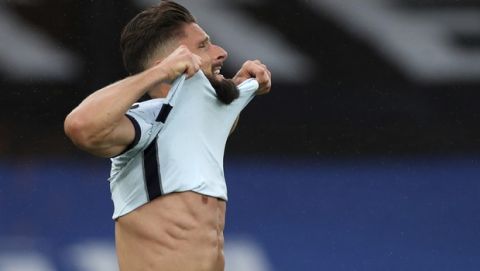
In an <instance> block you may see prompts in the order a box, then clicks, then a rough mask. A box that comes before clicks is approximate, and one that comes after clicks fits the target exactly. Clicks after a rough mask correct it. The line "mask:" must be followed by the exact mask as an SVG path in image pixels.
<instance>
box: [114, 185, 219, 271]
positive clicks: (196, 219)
mask: <svg viewBox="0 0 480 271" xmlns="http://www.w3.org/2000/svg"><path fill="white" fill-rule="evenodd" d="M225 209H226V204H225V201H222V200H220V199H217V198H213V197H208V196H204V195H200V194H197V193H194V192H182V193H173V194H169V195H166V196H162V197H159V198H157V199H155V200H153V201H151V202H150V203H148V204H146V205H144V206H142V207H140V208H138V209H136V210H135V211H133V212H131V213H129V214H127V215H125V216H122V217H120V218H119V219H118V220H117V221H116V223H115V239H116V247H117V255H118V260H119V265H120V271H178V270H182V271H223V270H224V265H225V264H224V256H223V229H224V225H225Z"/></svg>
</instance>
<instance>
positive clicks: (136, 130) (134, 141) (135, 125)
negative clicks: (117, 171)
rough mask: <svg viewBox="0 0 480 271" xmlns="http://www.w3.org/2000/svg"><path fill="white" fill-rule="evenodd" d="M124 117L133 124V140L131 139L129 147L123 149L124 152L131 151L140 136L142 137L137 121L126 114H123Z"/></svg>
mask: <svg viewBox="0 0 480 271" xmlns="http://www.w3.org/2000/svg"><path fill="white" fill-rule="evenodd" d="M125 116H126V117H127V118H128V119H129V120H130V121H131V122H132V124H133V128H134V129H135V138H134V139H133V141H132V143H130V145H128V147H127V148H126V149H125V151H124V152H126V151H128V150H130V149H132V148H133V147H135V146H136V145H137V144H138V141H140V136H141V135H142V130H141V128H140V125H139V124H138V122H137V120H136V119H135V118H134V117H132V116H130V115H128V114H125Z"/></svg>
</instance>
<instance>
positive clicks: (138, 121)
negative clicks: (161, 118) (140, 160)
mask: <svg viewBox="0 0 480 271" xmlns="http://www.w3.org/2000/svg"><path fill="white" fill-rule="evenodd" d="M164 100H165V99H153V100H149V101H146V102H142V103H136V104H134V105H133V106H132V107H131V108H130V110H128V111H127V113H126V114H125V116H126V117H127V118H128V119H129V120H130V121H131V122H132V125H133V127H134V129H135V138H134V140H133V141H132V143H131V144H130V145H129V146H128V147H127V148H126V149H125V150H124V151H123V153H122V154H121V155H127V156H128V154H129V153H136V152H137V151H138V150H142V149H143V148H144V147H146V145H147V144H149V143H150V142H151V141H152V140H153V138H151V137H155V136H156V133H155V130H156V129H158V128H160V126H162V125H163V123H161V122H158V121H156V118H157V116H158V114H159V112H160V111H161V109H162V107H163V106H164Z"/></svg>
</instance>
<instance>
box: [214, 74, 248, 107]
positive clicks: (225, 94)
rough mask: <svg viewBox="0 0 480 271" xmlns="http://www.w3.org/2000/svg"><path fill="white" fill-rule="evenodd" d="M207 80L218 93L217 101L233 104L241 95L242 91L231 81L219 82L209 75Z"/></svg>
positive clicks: (221, 80)
mask: <svg viewBox="0 0 480 271" xmlns="http://www.w3.org/2000/svg"><path fill="white" fill-rule="evenodd" d="M207 78H208V81H210V84H212V87H213V89H215V92H216V93H217V99H218V100H220V101H221V102H222V103H224V104H231V103H232V102H233V101H234V100H235V99H237V98H238V96H239V95H240V91H239V90H238V88H237V86H236V85H235V83H233V81H232V80H231V79H220V80H219V79H217V78H215V77H214V76H212V75H207Z"/></svg>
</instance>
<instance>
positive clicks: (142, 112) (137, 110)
mask: <svg viewBox="0 0 480 271" xmlns="http://www.w3.org/2000/svg"><path fill="white" fill-rule="evenodd" d="M164 101H165V99H163V98H160V99H151V100H148V101H144V102H140V103H135V104H133V105H132V106H131V107H130V109H129V110H128V111H127V115H130V116H132V117H140V118H142V119H145V120H154V119H155V118H156V116H157V115H158V112H159V110H160V109H161V108H162V106H163V103H164Z"/></svg>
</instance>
